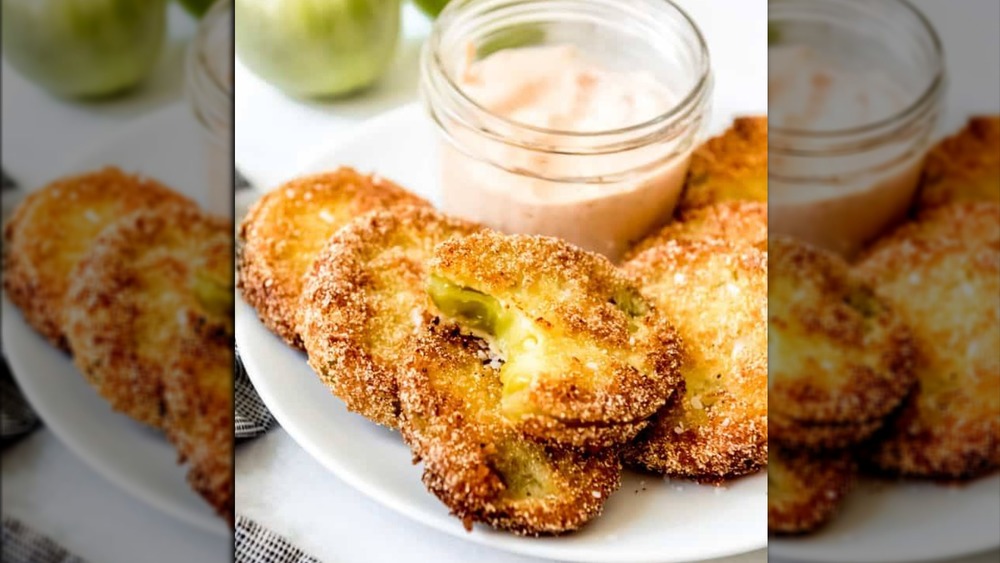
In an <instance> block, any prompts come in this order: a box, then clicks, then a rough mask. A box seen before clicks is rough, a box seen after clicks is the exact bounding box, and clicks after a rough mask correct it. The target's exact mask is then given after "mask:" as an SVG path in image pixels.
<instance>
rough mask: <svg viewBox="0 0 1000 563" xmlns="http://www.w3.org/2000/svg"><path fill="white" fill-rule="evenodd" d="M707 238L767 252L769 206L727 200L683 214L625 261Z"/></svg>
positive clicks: (637, 245)
mask: <svg viewBox="0 0 1000 563" xmlns="http://www.w3.org/2000/svg"><path fill="white" fill-rule="evenodd" d="M706 238H717V239H723V240H728V241H734V242H743V243H746V244H750V245H753V246H756V247H757V248H759V249H761V250H763V251H767V204H766V203H761V202H757V201H726V202H722V203H717V204H714V205H709V206H707V207H701V208H698V209H693V210H691V211H687V212H684V213H681V214H680V215H679V216H678V217H677V218H676V219H675V220H674V221H673V222H671V223H668V224H667V225H666V226H664V227H663V228H662V229H660V230H659V231H657V232H655V233H653V234H652V235H650V236H648V237H646V238H645V239H643V240H641V241H639V243H638V244H636V245H635V246H634V247H632V248H631V249H629V251H628V253H626V255H625V260H626V261H628V260H631V259H633V258H635V257H636V256H638V255H639V254H640V253H642V252H644V251H646V250H649V249H650V248H653V247H654V246H660V245H662V244H664V243H666V242H669V241H671V240H703V239H706Z"/></svg>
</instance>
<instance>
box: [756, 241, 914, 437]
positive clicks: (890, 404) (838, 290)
mask: <svg viewBox="0 0 1000 563" xmlns="http://www.w3.org/2000/svg"><path fill="white" fill-rule="evenodd" d="M769 247H770V250H769V255H770V262H769V263H768V267H769V270H770V280H769V288H768V295H769V299H768V324H769V334H768V349H769V358H768V360H769V370H770V371H769V376H770V379H769V381H768V386H769V403H770V404H769V412H770V413H771V416H772V419H771V420H772V422H778V421H780V423H779V424H772V425H771V428H770V436H771V439H772V440H775V441H778V442H780V443H783V444H786V445H790V446H817V445H823V446H825V447H838V446H843V445H845V444H843V443H840V440H838V441H837V443H829V444H822V443H821V442H822V439H823V437H824V436H829V437H840V438H844V437H847V436H849V435H847V434H845V433H844V432H843V430H845V429H846V430H850V429H853V430H862V431H863V432H860V433H859V434H857V435H854V436H850V437H851V439H852V440H857V441H860V440H863V439H865V438H866V437H867V435H866V432H868V433H870V431H874V430H875V429H876V428H878V426H879V421H881V420H882V419H883V418H884V417H886V416H887V415H888V414H890V413H891V412H892V411H893V410H895V409H896V407H897V406H898V405H899V404H900V403H901V401H902V400H903V399H904V397H905V396H906V394H907V393H908V392H909V391H910V389H911V387H912V385H913V382H914V376H913V371H912V359H913V346H912V340H911V337H910V334H909V331H908V330H907V329H906V327H905V325H904V324H903V321H902V319H901V317H900V316H899V315H898V314H896V313H895V312H894V310H893V309H892V307H890V306H889V305H887V304H886V303H885V302H884V301H883V300H882V299H881V298H879V297H878V296H877V295H875V293H874V291H873V290H872V289H871V287H870V286H869V285H867V284H865V283H864V282H863V281H862V280H861V279H860V277H858V276H856V275H854V274H853V272H851V271H850V269H849V267H848V265H847V264H846V263H845V262H844V261H843V260H842V259H841V258H840V257H839V256H836V255H834V254H833V253H830V252H827V251H823V250H820V249H818V248H815V247H812V246H809V245H807V244H805V243H801V242H797V241H794V240H792V239H789V238H787V237H772V238H771V240H770V244H769ZM789 430H793V431H789Z"/></svg>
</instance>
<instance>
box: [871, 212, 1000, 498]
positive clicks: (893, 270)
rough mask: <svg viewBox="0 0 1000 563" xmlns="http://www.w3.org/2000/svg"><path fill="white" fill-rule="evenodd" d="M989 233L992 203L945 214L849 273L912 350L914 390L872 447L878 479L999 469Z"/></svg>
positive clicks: (999, 313)
mask: <svg viewBox="0 0 1000 563" xmlns="http://www.w3.org/2000/svg"><path fill="white" fill-rule="evenodd" d="M991 223H992V224H994V226H993V227H988V228H987V225H990V224H991ZM997 224H1000V204H991V203H985V202H977V203H961V204H952V205H947V206H944V207H941V208H939V209H937V210H935V211H933V212H929V213H926V214H924V215H923V218H922V219H921V220H920V221H917V222H913V223H909V224H906V225H904V226H903V227H901V228H899V229H898V230H896V231H895V232H894V233H892V234H890V235H888V236H887V237H884V238H883V239H882V240H880V241H878V243H876V244H875V246H874V247H873V248H872V249H871V250H870V252H869V253H868V254H867V255H866V256H864V257H863V259H862V260H861V262H860V263H859V265H858V270H859V272H860V273H861V274H862V275H863V276H864V277H865V278H866V279H867V280H868V281H869V282H870V283H872V284H873V285H874V286H875V287H876V289H877V291H878V292H879V294H880V295H881V296H883V298H884V299H885V300H887V301H888V302H889V303H891V304H892V306H893V307H894V308H895V309H896V310H898V311H899V313H900V315H901V316H902V317H903V318H904V319H905V320H906V322H907V323H908V324H909V326H910V329H911V331H912V332H913V335H914V341H915V343H916V349H917V361H916V362H915V366H916V377H917V380H918V386H917V390H916V393H915V395H914V397H913V399H912V400H911V401H909V402H908V404H907V405H906V407H905V408H904V409H903V411H902V413H901V414H900V416H899V417H897V418H896V419H895V420H894V422H893V424H892V426H891V427H890V428H887V429H886V431H885V433H884V435H883V436H881V437H882V438H883V439H882V440H881V441H879V442H878V443H877V444H876V445H875V446H874V448H873V451H872V452H871V454H870V456H869V457H870V459H869V460H868V461H869V462H870V463H871V464H872V465H873V466H874V467H875V468H876V469H877V470H880V471H882V472H886V473H890V474H898V475H909V476H919V477H934V478H948V479H953V478H966V477H973V476H977V475H980V474H982V473H985V472H988V471H990V470H993V469H996V468H997V467H1000V233H998V232H997V227H996V226H995V225H997ZM945 225H952V226H955V227H956V228H953V229H952V232H953V234H954V236H946V235H944V234H943V233H945V232H947V231H948V229H947V228H946V227H945ZM976 225H978V227H977V226H976Z"/></svg>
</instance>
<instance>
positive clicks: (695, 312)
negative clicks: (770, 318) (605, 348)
mask: <svg viewBox="0 0 1000 563" xmlns="http://www.w3.org/2000/svg"><path fill="white" fill-rule="evenodd" d="M623 268H624V269H625V271H626V272H628V273H629V274H631V275H633V276H635V277H636V278H637V279H638V280H640V282H641V284H642V286H641V287H642V290H643V291H644V292H645V294H646V295H647V296H649V298H650V299H651V300H652V301H653V304H654V305H655V306H656V307H657V308H658V309H659V310H660V312H661V313H663V314H664V315H665V316H667V317H668V318H669V319H670V320H671V322H673V323H674V326H675V327H676V328H677V332H678V334H679V335H680V337H681V340H682V342H683V343H684V346H683V350H684V360H683V361H682V362H681V374H682V375H683V376H684V385H685V391H684V396H683V398H681V399H680V404H679V405H674V404H670V405H668V406H667V407H665V408H664V409H662V410H661V412H660V413H658V414H657V416H656V417H655V418H654V420H653V422H652V423H651V424H650V426H649V428H647V429H646V430H644V431H643V432H642V433H641V434H640V435H639V437H638V439H637V440H636V441H634V442H632V443H631V444H629V445H628V447H627V448H626V450H625V460H626V462H627V463H629V464H633V465H638V466H640V467H643V468H645V469H648V470H651V471H656V472H661V473H666V474H668V475H672V476H679V477H690V478H695V479H699V480H703V481H718V480H721V479H727V478H732V477H737V476H740V475H745V474H747V473H752V472H755V471H757V470H759V469H760V468H761V467H763V466H764V465H766V464H767V252H765V251H762V250H759V249H758V248H756V247H753V246H750V245H747V244H741V243H736V242H729V241H721V240H717V239H706V240H703V241H693V240H679V241H672V242H669V243H666V244H663V245H660V246H658V247H655V248H653V249H651V250H648V251H646V252H643V253H642V254H640V255H639V256H637V257H636V258H635V259H633V260H632V261H630V262H627V263H626V264H625V265H624V266H623Z"/></svg>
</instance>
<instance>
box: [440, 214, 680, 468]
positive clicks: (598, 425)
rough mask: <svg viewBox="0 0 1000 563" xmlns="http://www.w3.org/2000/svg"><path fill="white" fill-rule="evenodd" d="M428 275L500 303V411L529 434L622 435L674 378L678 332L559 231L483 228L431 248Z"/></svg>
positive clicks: (621, 277) (627, 283) (591, 442)
mask: <svg viewBox="0 0 1000 563" xmlns="http://www.w3.org/2000/svg"><path fill="white" fill-rule="evenodd" d="M430 270H431V273H432V275H434V276H437V277H439V278H442V279H445V280H447V281H448V282H449V283H452V284H454V285H455V286H458V287H462V288H470V289H472V290H474V291H477V292H479V293H481V294H485V295H486V296H490V297H491V298H494V299H496V300H497V302H498V303H499V306H500V308H501V309H502V311H503V314H504V315H508V316H509V317H510V318H512V319H513V320H512V321H511V323H510V324H511V326H512V327H514V328H512V329H511V331H512V332H513V331H515V330H516V331H517V332H518V333H519V334H518V335H517V336H509V335H508V336H500V337H498V338H495V339H494V340H495V342H496V343H497V345H498V348H500V351H501V352H502V353H503V354H504V355H505V356H506V358H505V359H506V363H505V364H504V366H503V368H501V373H502V374H503V377H504V378H505V394H504V400H503V410H504V413H505V415H506V416H507V417H508V418H509V419H510V420H511V421H512V422H514V423H516V424H517V425H518V426H519V428H520V429H521V430H522V431H523V432H525V433H527V434H529V435H531V436H534V437H535V438H538V439H542V440H549V441H552V442H556V443H559V444H562V445H568V446H574V447H582V448H588V449H594V448H603V447H608V446H611V445H613V444H620V443H624V442H626V441H628V440H630V439H632V438H633V437H634V436H635V434H636V433H637V432H638V431H639V430H641V429H642V427H643V426H645V425H646V423H647V421H648V419H649V417H651V416H652V415H653V414H654V413H655V412H656V411H657V410H658V409H659V408H660V407H662V406H663V405H664V403H665V402H666V401H667V399H668V398H669V397H670V396H671V394H673V393H674V392H675V391H677V389H678V386H679V385H680V384H681V377H680V375H679V373H678V367H679V363H680V352H679V339H678V337H677V335H676V332H675V331H674V329H673V327H671V326H670V324H669V323H668V322H667V321H666V319H665V318H664V317H663V316H662V315H660V314H659V313H658V311H656V309H655V307H653V306H652V305H650V304H649V303H648V301H647V300H646V299H645V298H644V297H642V295H641V294H640V292H639V290H638V289H637V287H636V285H635V283H634V282H633V280H630V279H628V277H627V276H626V275H625V274H624V273H622V272H621V271H620V270H618V269H617V268H615V267H614V266H613V265H612V264H611V263H610V262H608V260H607V259H606V258H604V257H602V256H599V255H597V254H594V253H590V252H586V251H584V250H581V249H579V248H577V247H575V246H572V245H570V244H568V243H565V242H563V241H560V240H558V239H554V238H549V237H541V236H528V235H502V234H500V233H496V232H491V231H488V232H481V233H476V234H473V235H470V236H468V237H465V238H463V239H455V240H451V241H448V242H445V243H442V244H441V245H440V246H438V248H437V250H436V251H435V256H434V259H433V260H432V261H431V265H430Z"/></svg>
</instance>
